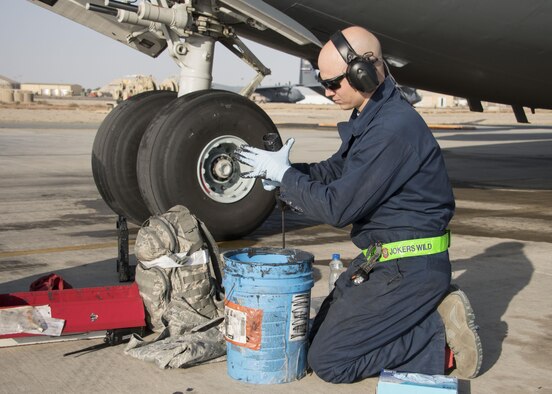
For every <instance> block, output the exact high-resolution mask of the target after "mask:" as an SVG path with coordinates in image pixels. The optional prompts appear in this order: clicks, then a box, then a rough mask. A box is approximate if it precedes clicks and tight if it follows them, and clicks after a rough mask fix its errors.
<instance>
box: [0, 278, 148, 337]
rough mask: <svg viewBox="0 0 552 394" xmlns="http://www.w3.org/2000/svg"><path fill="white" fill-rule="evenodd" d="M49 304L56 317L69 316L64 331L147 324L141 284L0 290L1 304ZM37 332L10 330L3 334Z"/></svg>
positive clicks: (8, 306) (76, 331) (86, 330)
mask: <svg viewBox="0 0 552 394" xmlns="http://www.w3.org/2000/svg"><path fill="white" fill-rule="evenodd" d="M24 305H30V306H40V305H49V306H50V308H51V312H52V317H53V318H57V319H63V320H65V325H64V327H63V331H62V335H63V334H69V333H84V332H90V331H99V330H110V329H116V328H130V327H142V326H145V325H146V323H145V311H144V305H143V303H142V299H141V297H140V293H139V292H138V285H136V283H133V284H132V285H130V286H128V285H127V286H108V287H90V288H82V289H64V290H47V291H30V292H21V293H10V294H0V308H2V309H4V308H13V307H18V306H24ZM30 335H35V334H21V333H19V334H8V335H0V338H11V337H19V336H30Z"/></svg>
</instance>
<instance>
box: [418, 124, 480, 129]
mask: <svg viewBox="0 0 552 394" xmlns="http://www.w3.org/2000/svg"><path fill="white" fill-rule="evenodd" d="M428 126H429V128H430V129H432V130H475V129H476V128H475V126H464V125H459V124H430V125H428Z"/></svg>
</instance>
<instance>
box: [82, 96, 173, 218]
mask: <svg viewBox="0 0 552 394" xmlns="http://www.w3.org/2000/svg"><path fill="white" fill-rule="evenodd" d="M175 99H176V93H175V92H170V91H160V90H157V91H148V92H144V93H141V94H138V95H136V96H133V97H131V98H129V99H128V100H125V101H124V102H122V103H121V104H119V105H118V106H117V107H115V108H114V109H113V110H112V111H111V112H110V113H109V114H108V115H107V117H106V118H105V120H104V121H103V122H102V124H101V125H100V128H99V129H98V132H97V134H96V137H95V139H94V145H93V147H92V174H93V176H94V182H95V183H96V187H97V188H98V191H99V192H100V195H101V196H102V198H103V200H104V201H105V202H106V204H107V205H108V206H109V207H110V208H111V209H112V210H113V211H114V212H115V213H117V214H118V215H122V216H125V217H126V218H127V220H128V221H130V222H132V223H135V224H138V225H140V224H142V223H143V222H144V221H145V220H146V219H147V218H148V217H149V216H150V211H149V209H148V207H147V205H146V204H145V202H144V199H143V198H142V195H141V194H140V189H139V187H138V178H137V175H136V158H137V156H138V148H139V146H140V141H141V139H142V136H143V134H144V132H145V131H146V129H147V126H148V125H149V123H150V122H151V120H152V119H153V118H154V117H155V115H156V114H157V113H158V112H159V111H160V110H161V108H163V107H164V106H165V105H167V104H169V103H170V102H172V101H174V100H175Z"/></svg>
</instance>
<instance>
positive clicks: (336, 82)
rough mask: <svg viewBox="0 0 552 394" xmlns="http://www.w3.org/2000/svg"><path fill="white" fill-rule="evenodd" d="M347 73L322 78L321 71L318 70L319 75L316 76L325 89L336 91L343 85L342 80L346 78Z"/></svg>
mask: <svg viewBox="0 0 552 394" xmlns="http://www.w3.org/2000/svg"><path fill="white" fill-rule="evenodd" d="M346 75H347V73H346V72H344V73H343V74H341V75H338V76H337V77H333V78H329V79H322V78H320V72H318V75H317V76H316V78H317V79H318V82H320V84H321V85H322V86H324V88H325V89H328V90H334V91H335V90H337V89H339V88H340V87H341V81H342V80H343V78H345V76H346Z"/></svg>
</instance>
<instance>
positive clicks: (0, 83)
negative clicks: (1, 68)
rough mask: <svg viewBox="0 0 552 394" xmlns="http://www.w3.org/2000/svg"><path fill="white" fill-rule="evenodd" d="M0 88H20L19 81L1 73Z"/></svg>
mask: <svg viewBox="0 0 552 394" xmlns="http://www.w3.org/2000/svg"><path fill="white" fill-rule="evenodd" d="M0 89H19V82H16V81H14V80H12V79H9V78H7V77H5V76H3V75H0Z"/></svg>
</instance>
